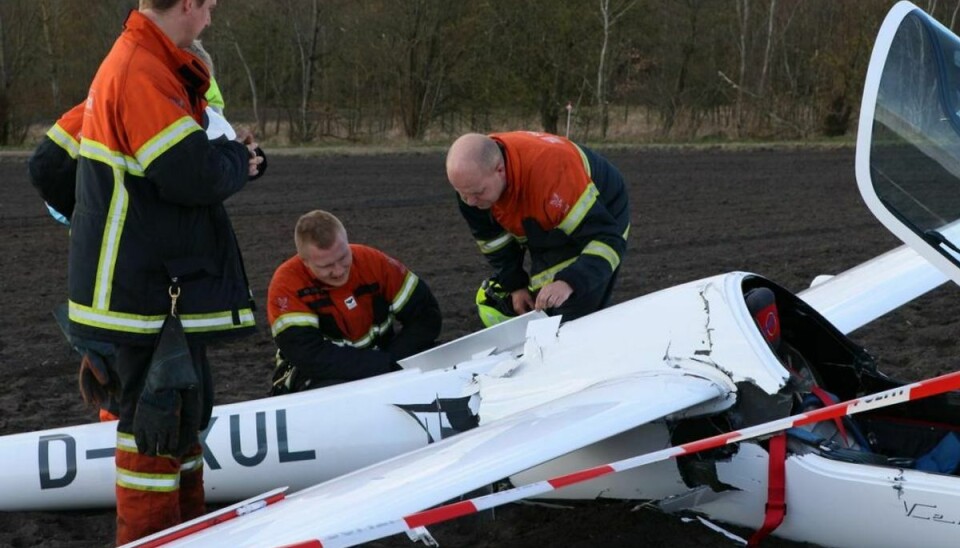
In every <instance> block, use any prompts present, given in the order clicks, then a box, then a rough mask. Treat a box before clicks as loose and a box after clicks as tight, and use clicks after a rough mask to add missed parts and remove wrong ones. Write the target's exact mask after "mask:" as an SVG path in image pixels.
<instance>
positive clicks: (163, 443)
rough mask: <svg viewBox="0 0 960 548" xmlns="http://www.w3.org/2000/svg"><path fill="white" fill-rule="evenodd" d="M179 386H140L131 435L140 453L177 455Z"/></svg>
mask: <svg viewBox="0 0 960 548" xmlns="http://www.w3.org/2000/svg"><path fill="white" fill-rule="evenodd" d="M181 403H182V401H181V397H180V391H179V390H160V391H156V392H155V391H152V390H144V391H143V393H142V394H140V399H139V400H138V401H137V411H136V414H135V415H134V417H133V435H134V438H135V439H136V440H137V450H138V451H140V453H141V454H144V455H150V456H157V455H172V456H178V452H179V450H180V443H179V437H180V408H181Z"/></svg>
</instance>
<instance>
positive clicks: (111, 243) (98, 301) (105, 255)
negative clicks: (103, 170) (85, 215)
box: [93, 166, 130, 310]
mask: <svg viewBox="0 0 960 548" xmlns="http://www.w3.org/2000/svg"><path fill="white" fill-rule="evenodd" d="M111 194H112V195H111V196H110V207H109V209H108V210H107V219H106V223H105V224H104V227H103V236H102V237H101V240H100V262H99V263H98V264H97V276H96V281H95V282H94V286H93V304H94V306H95V307H96V308H100V309H104V310H105V309H108V308H109V307H110V292H111V290H112V287H113V274H114V268H115V267H116V264H117V255H118V254H119V252H120V237H121V235H122V234H123V223H124V221H125V220H126V218H127V205H128V204H129V202H130V196H129V195H128V194H127V189H126V187H124V186H123V170H121V169H120V168H118V167H116V166H114V167H113V192H112V193H111Z"/></svg>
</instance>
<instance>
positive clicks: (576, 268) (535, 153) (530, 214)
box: [458, 131, 630, 293]
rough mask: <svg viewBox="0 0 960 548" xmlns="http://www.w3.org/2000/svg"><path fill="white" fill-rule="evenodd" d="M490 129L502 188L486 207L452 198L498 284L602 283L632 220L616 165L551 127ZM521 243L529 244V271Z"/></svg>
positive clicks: (577, 287) (588, 288) (587, 287)
mask: <svg viewBox="0 0 960 548" xmlns="http://www.w3.org/2000/svg"><path fill="white" fill-rule="evenodd" d="M490 137H491V138H492V139H493V140H494V141H496V142H497V144H498V145H499V146H500V150H501V152H502V153H503V157H504V161H505V168H506V178H507V185H506V188H505V189H504V192H503V194H502V195H501V196H500V198H499V199H498V200H497V202H496V203H495V204H493V206H492V207H491V208H490V210H489V211H483V210H480V209H478V208H475V207H471V206H468V205H467V204H466V203H464V202H463V200H459V198H458V201H459V206H460V212H461V213H462V214H463V216H464V218H465V219H466V220H467V224H468V225H469V226H470V230H471V232H472V233H473V236H474V238H475V239H476V240H477V245H478V246H479V247H480V250H481V251H482V252H483V254H484V255H485V256H486V257H487V260H488V261H489V262H490V264H491V266H493V268H494V270H495V271H496V272H495V275H496V277H497V278H498V279H499V281H500V284H501V285H502V286H503V288H504V289H505V290H507V291H513V290H515V289H519V288H521V287H524V286H528V287H529V288H530V289H531V290H533V291H536V290H539V289H540V288H541V287H543V286H545V285H547V284H548V283H550V282H552V281H554V280H563V281H565V282H567V283H568V284H570V286H571V287H572V288H573V289H574V291H576V292H582V293H587V292H594V291H599V290H602V289H603V288H604V287H606V285H607V283H608V282H609V281H610V279H611V277H612V276H613V273H614V272H615V271H616V269H617V267H619V265H620V261H621V258H622V256H623V253H624V252H625V250H626V245H627V235H628V232H629V228H630V207H629V201H628V198H627V190H626V187H625V185H624V182H623V177H622V176H621V175H620V173H619V171H617V169H616V168H615V167H614V166H613V165H612V164H610V162H608V161H607V160H606V159H604V158H603V157H601V156H600V155H599V154H596V153H594V152H593V151H591V150H589V149H588V148H586V147H583V146H579V145H577V144H576V143H574V142H572V141H570V140H569V139H565V138H563V137H559V136H557V135H551V134H549V133H538V132H531V131H513V132H508V133H494V134H492V135H490ZM524 249H529V250H530V259H531V272H530V273H529V274H528V273H527V272H526V270H524V268H523V257H524Z"/></svg>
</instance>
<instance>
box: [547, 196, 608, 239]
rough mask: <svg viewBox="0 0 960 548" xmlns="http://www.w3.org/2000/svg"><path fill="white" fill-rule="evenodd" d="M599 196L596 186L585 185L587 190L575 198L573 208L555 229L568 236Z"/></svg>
mask: <svg viewBox="0 0 960 548" xmlns="http://www.w3.org/2000/svg"><path fill="white" fill-rule="evenodd" d="M599 196H600V191H599V190H597V187H596V185H594V184H593V183H590V184H589V185H587V188H585V189H584V191H583V193H582V194H580V197H579V198H577V203H575V204H573V207H572V208H570V211H569V212H567V216H566V217H564V218H563V221H560V224H559V225H557V228H559V229H560V230H562V231H563V232H564V233H565V234H567V235H568V236H569V235H570V234H571V233H572V232H573V231H574V230H576V229H577V227H578V226H580V223H581V222H582V221H583V218H584V217H586V216H587V213H588V212H589V211H590V208H591V207H593V204H595V203H597V197H599Z"/></svg>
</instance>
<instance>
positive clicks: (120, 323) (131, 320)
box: [69, 301, 254, 334]
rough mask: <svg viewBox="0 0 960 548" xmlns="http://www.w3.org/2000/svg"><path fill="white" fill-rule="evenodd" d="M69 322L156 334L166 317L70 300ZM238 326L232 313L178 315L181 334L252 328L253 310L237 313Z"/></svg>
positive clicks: (243, 310)
mask: <svg viewBox="0 0 960 548" xmlns="http://www.w3.org/2000/svg"><path fill="white" fill-rule="evenodd" d="M69 306H70V319H71V320H72V321H74V322H76V323H79V324H83V325H89V326H91V327H99V328H103V329H110V330H114V331H126V332H129V333H141V334H143V333H159V332H160V327H161V326H162V325H163V320H164V318H165V317H166V315H164V314H161V315H154V316H146V315H139V314H128V313H124V312H113V311H110V310H105V309H97V308H94V307H90V306H85V305H82V304H79V303H75V302H73V301H70V303H69ZM238 315H239V318H240V324H239V326H238V325H237V324H235V323H233V313H232V312H215V313H211V314H180V316H179V317H180V321H181V323H182V324H183V329H184V331H186V332H188V333H197V332H207V331H217V330H223V329H232V328H235V327H243V326H248V325H254V316H253V311H252V310H250V309H249V308H244V309H241V310H239V311H238Z"/></svg>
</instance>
